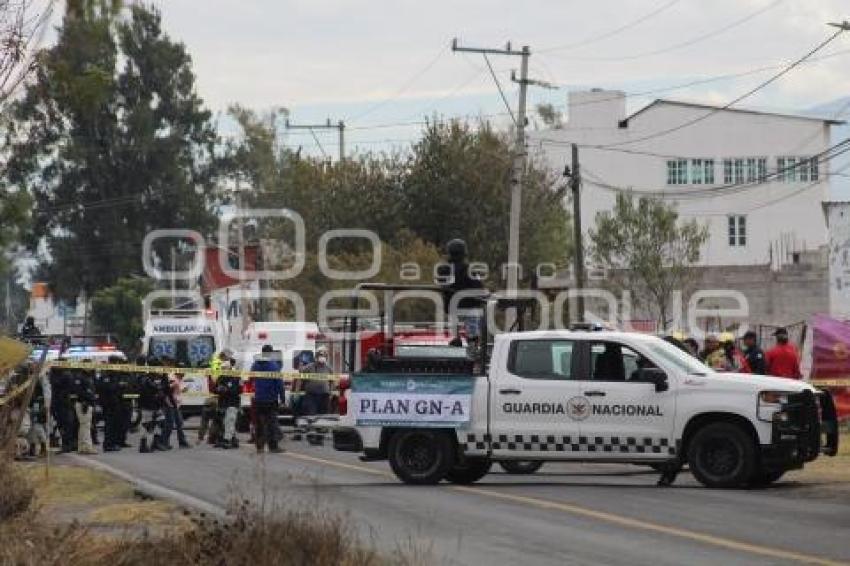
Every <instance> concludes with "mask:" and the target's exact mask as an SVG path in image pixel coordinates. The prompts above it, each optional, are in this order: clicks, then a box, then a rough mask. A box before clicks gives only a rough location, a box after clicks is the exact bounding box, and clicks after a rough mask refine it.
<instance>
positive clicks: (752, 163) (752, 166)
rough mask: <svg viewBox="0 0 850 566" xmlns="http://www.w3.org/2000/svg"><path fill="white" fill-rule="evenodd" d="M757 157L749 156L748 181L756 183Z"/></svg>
mask: <svg viewBox="0 0 850 566" xmlns="http://www.w3.org/2000/svg"><path fill="white" fill-rule="evenodd" d="M757 176H758V175H757V170H756V159H755V158H754V157H749V158H747V182H748V183H755V182H756V178H757Z"/></svg>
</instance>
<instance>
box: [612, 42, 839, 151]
mask: <svg viewBox="0 0 850 566" xmlns="http://www.w3.org/2000/svg"><path fill="white" fill-rule="evenodd" d="M843 32H844V29H843V28H839V29H838V30H837V31H836V32H835V33H833V34H832V35H830V36H829V37H827V38H826V39H825V40H823V41H822V42H820V43H819V44H818V45H816V46H815V47H814V48H812V49H811V50H809V51H808V52H807V53H806V54H805V55H803V56H802V57H800V58H799V59H797V60H796V61H794V62H793V63H791V64H790V65H788V66H786V67H785V68H784V69H782V70H781V71H779V72H778V73H776V74H775V75H773V76H772V77H770V78H769V79H767V80H766V81H763V82H761V83H759V84H758V85H756V86H755V87H754V88H751V89H750V90H748V91H747V92H745V93H744V94H742V95H740V96H738V97H736V98H734V99H732V100H731V101H729V102H727V103H726V104H724V105H723V106H719V107H716V108H712V109H711V110H710V111H708V112H706V113H705V114H702V115H700V116H697V117H696V118H693V119H691V120H687V121H685V122H683V123H681V124H678V125H676V126H673V127H672V128H667V129H664V130H660V131H658V132H654V133H652V134H648V135H646V136H642V137H638V138H636V139H631V140H625V141H622V142H615V143H612V144H605V145H604V146H603V147H616V146H620V145H627V144H633V143H638V142H642V141H647V140H651V139H655V138H658V137H662V136H666V135H669V134H672V133H674V132H678V131H679V130H683V129H685V128H688V127H690V126H693V125H694V124H697V123H699V122H702V121H703V120H705V119H706V118H709V117H711V116H713V115H715V114H717V113H718V112H720V111H722V110H727V109H728V108H730V107H732V106H734V105H735V104H737V103H739V102H741V101H742V100H744V99H746V98H749V97H750V96H752V95H753V94H755V93H756V92H758V91H760V90H761V89H763V88H765V87H767V86H768V85H770V84H772V83H774V82H776V81H777V80H779V79H780V78H781V77H783V76H785V75H786V74H788V73H789V72H791V71H792V70H793V69H795V68H796V67H797V66H799V65H800V64H801V63H802V62H803V61H805V60H806V59H808V58H809V57H811V56H812V55H814V54H815V53H817V52H818V51H820V50H821V49H823V48H824V47H826V46H827V45H829V44H830V43H831V42H832V41H834V40H835V38H837V37H838V36H839V35H840V34H842V33H843Z"/></svg>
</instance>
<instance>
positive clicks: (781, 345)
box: [764, 328, 803, 379]
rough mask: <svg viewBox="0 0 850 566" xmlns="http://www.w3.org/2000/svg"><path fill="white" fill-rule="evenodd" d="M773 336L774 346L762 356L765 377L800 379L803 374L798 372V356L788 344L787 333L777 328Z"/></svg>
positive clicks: (794, 348)
mask: <svg viewBox="0 0 850 566" xmlns="http://www.w3.org/2000/svg"><path fill="white" fill-rule="evenodd" d="M773 335H774V336H775V337H776V346H774V347H773V348H771V349H770V350H768V351H767V353H766V354H765V355H764V359H765V362H767V375H773V376H776V377H787V378H790V379H801V378H802V377H803V374H802V372H801V371H800V354H799V353H797V348H796V347H794V345H793V344H791V343H789V342H788V331H787V330H786V329H784V328H777V329H776V332H774V333H773Z"/></svg>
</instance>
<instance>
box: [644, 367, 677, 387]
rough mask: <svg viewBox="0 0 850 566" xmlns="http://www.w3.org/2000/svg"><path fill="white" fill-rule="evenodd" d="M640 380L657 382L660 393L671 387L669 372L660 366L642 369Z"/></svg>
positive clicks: (656, 385)
mask: <svg viewBox="0 0 850 566" xmlns="http://www.w3.org/2000/svg"><path fill="white" fill-rule="evenodd" d="M640 380H641V381H643V382H646V383H652V384H655V391H656V392H658V393H661V392H662V391H667V390H668V389H670V384H669V383H667V374H666V373H664V370H661V369H658V368H643V369H641V370H640Z"/></svg>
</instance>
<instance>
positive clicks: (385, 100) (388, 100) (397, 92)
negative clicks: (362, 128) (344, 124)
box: [348, 46, 445, 122]
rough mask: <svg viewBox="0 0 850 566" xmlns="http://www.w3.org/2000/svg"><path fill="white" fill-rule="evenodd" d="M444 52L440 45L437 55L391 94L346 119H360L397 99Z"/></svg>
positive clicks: (429, 68)
mask: <svg viewBox="0 0 850 566" xmlns="http://www.w3.org/2000/svg"><path fill="white" fill-rule="evenodd" d="M444 52H445V48H444V47H442V46H441V47H440V50H439V51H437V55H436V56H435V57H434V58H433V59H431V60H430V61H429V62H428V64H427V65H425V66H424V67H423V68H422V69H420V70H419V71H418V72H416V73H415V74H413V75H412V76H411V77H410V78H409V79H407V81H405V82H404V84H402V86H401V87H400V88H399V89H398V90H397V91H396V92H395V93H394V94H393V95H392V96H390V97H388V98H385V99H383V100H382V101H380V102H378V103H376V104H373V105H372V106H370V107H369V108H367V109H366V110H364V111H363V112H361V113H360V114H357V115H356V116H352V117H349V118H348V121H350V122H355V121H357V120H360V119H361V118H363V117H364V116H368V115H369V114H371V113H372V112H374V111H375V110H377V109H378V108H382V107H383V106H386V105H387V104H389V103H390V102H392V101H393V100H395V99H397V98H398V97H399V96H401V95H402V94H404V93H405V92H407V90H408V89H409V88H410V87H412V86H413V85H414V84H415V83H416V81H418V80H419V79H420V78H421V77H422V75H424V74H425V73H427V72H428V71H430V70H431V68H432V67H433V66H434V65H436V64H437V61H439V60H440V59H441V58H442V56H443V54H444Z"/></svg>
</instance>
